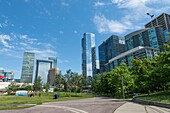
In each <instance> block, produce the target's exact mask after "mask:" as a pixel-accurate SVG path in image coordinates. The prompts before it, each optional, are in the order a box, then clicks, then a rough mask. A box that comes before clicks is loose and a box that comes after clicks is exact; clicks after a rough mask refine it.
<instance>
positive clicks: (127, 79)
mask: <svg viewBox="0 0 170 113" xmlns="http://www.w3.org/2000/svg"><path fill="white" fill-rule="evenodd" d="M115 75H117V76H116V78H117V84H116V85H117V86H118V87H121V88H120V89H121V93H122V98H125V91H126V92H129V91H130V88H129V87H130V86H132V85H133V81H132V76H131V73H130V71H129V68H128V66H127V65H126V64H125V63H121V64H120V65H119V66H118V67H117V68H116V69H115ZM118 89H119V88H118Z"/></svg>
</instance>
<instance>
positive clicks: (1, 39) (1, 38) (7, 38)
mask: <svg viewBox="0 0 170 113" xmlns="http://www.w3.org/2000/svg"><path fill="white" fill-rule="evenodd" d="M7 41H11V37H10V36H9V35H3V34H1V35H0V42H1V43H2V45H3V46H5V47H6V48H14V46H10V45H9V43H8V42H7Z"/></svg>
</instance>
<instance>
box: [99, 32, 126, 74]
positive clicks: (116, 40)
mask: <svg viewBox="0 0 170 113" xmlns="http://www.w3.org/2000/svg"><path fill="white" fill-rule="evenodd" d="M98 50H99V64H100V73H103V72H105V65H106V63H108V61H109V60H110V59H112V58H114V57H116V56H117V55H119V54H121V53H123V52H125V41H124V38H122V37H119V36H116V35H112V36H110V37H109V38H108V39H107V40H106V41H104V42H103V43H102V44H101V45H100V46H99V47H98Z"/></svg>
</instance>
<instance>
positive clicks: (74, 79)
mask: <svg viewBox="0 0 170 113" xmlns="http://www.w3.org/2000/svg"><path fill="white" fill-rule="evenodd" d="M82 80H83V79H82V76H80V75H78V73H76V72H72V71H71V69H69V70H67V71H66V74H64V75H62V74H61V73H60V74H59V75H56V90H57V91H63V90H64V91H68V92H70V91H71V92H78V93H79V92H82ZM62 86H63V87H62Z"/></svg>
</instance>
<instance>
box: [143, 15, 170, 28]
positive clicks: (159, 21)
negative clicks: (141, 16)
mask: <svg viewBox="0 0 170 113" xmlns="http://www.w3.org/2000/svg"><path fill="white" fill-rule="evenodd" d="M160 25H161V26H162V27H163V30H167V29H170V15H169V14H166V13H162V14H161V15H159V16H158V17H156V18H154V19H153V20H151V21H150V22H149V23H147V24H146V25H145V28H151V27H154V26H160Z"/></svg>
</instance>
